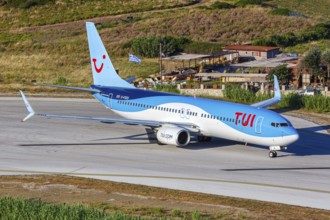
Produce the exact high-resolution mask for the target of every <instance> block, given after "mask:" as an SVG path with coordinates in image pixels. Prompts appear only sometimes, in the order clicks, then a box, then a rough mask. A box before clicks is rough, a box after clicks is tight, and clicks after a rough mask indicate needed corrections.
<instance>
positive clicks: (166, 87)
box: [153, 84, 180, 94]
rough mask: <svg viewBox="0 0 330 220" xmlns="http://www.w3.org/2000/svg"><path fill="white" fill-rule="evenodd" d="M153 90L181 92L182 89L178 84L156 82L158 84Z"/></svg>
mask: <svg viewBox="0 0 330 220" xmlns="http://www.w3.org/2000/svg"><path fill="white" fill-rule="evenodd" d="M153 90H156V91H161V92H169V93H176V94H180V90H179V89H178V88H177V86H176V85H170V84H167V85H165V84H156V86H155V87H154V88H153Z"/></svg>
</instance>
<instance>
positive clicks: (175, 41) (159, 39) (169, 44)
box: [124, 36, 190, 57]
mask: <svg viewBox="0 0 330 220" xmlns="http://www.w3.org/2000/svg"><path fill="white" fill-rule="evenodd" d="M189 42H190V40H189V39H188V38H185V37H171V36H151V37H139V38H136V39H134V40H132V41H130V42H129V43H128V44H125V45H124V48H127V47H130V48H131V49H132V51H133V53H135V54H138V55H141V56H143V57H159V52H160V51H159V45H160V43H161V44H162V52H163V53H164V54H166V55H167V56H171V55H173V54H175V53H178V52H181V51H182V50H183V47H184V45H185V44H187V43H189Z"/></svg>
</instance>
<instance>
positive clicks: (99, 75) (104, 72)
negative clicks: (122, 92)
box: [86, 22, 134, 87]
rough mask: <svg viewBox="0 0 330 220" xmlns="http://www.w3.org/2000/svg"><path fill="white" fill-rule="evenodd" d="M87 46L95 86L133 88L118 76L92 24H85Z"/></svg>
mask: <svg viewBox="0 0 330 220" xmlns="http://www.w3.org/2000/svg"><path fill="white" fill-rule="evenodd" d="M86 29H87V38H88V46H89V52H90V59H91V65H92V72H93V79H94V84H95V85H101V86H117V87H134V86H132V85H131V84H129V83H128V82H126V81H125V80H123V79H122V78H120V76H118V74H117V72H116V70H115V68H114V67H113V65H112V63H111V60H110V57H109V55H108V53H107V51H106V49H105V47H104V45H103V43H102V40H101V38H100V35H99V34H98V32H97V30H96V27H95V25H94V23H92V22H86Z"/></svg>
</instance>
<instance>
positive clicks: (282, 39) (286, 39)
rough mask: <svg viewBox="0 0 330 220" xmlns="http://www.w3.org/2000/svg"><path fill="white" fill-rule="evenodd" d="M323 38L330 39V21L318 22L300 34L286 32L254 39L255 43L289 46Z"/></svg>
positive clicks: (259, 44)
mask: <svg viewBox="0 0 330 220" xmlns="http://www.w3.org/2000/svg"><path fill="white" fill-rule="evenodd" d="M321 39H330V22H328V23H320V24H317V25H315V26H313V27H311V28H310V29H308V30H306V31H304V32H303V33H301V34H299V35H295V34H294V33H286V34H283V35H273V36H271V37H268V38H260V39H257V40H254V41H253V45H257V46H278V47H289V46H294V45H297V44H302V43H306V42H309V41H315V40H321Z"/></svg>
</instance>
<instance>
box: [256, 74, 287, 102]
mask: <svg viewBox="0 0 330 220" xmlns="http://www.w3.org/2000/svg"><path fill="white" fill-rule="evenodd" d="M280 101H282V95H281V90H280V85H279V84H278V80H277V76H276V75H274V97H273V98H271V99H267V100H265V101H261V102H258V103H255V104H252V105H251V106H254V107H257V108H267V107H269V106H272V105H275V104H276V103H279V102H280Z"/></svg>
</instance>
